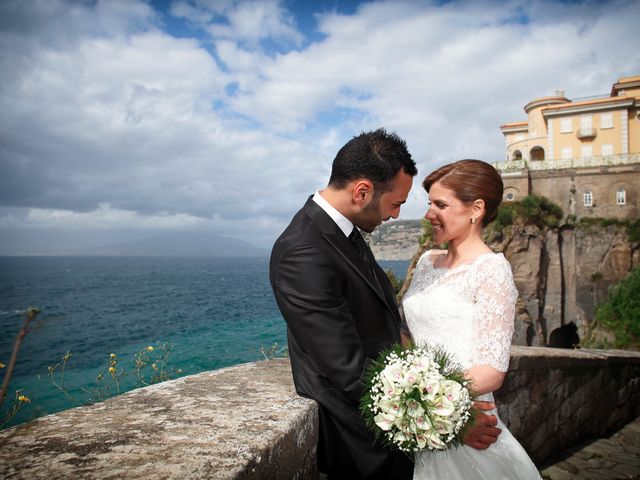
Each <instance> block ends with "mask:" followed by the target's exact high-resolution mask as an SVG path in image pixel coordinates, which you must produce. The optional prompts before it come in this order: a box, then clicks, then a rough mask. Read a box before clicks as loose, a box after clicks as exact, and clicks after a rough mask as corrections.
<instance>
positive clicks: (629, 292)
mask: <svg viewBox="0 0 640 480" xmlns="http://www.w3.org/2000/svg"><path fill="white" fill-rule="evenodd" d="M596 322H597V324H599V325H602V326H604V327H606V328H608V329H610V330H611V331H612V332H613V333H614V334H615V336H616V346H617V347H636V346H638V343H639V341H640V268H638V267H636V268H635V269H633V270H632V271H631V273H630V274H629V275H627V277H626V278H625V279H624V280H622V281H621V282H620V283H619V284H618V285H616V286H614V287H612V288H610V289H609V295H608V297H607V299H606V300H605V301H604V302H603V303H601V304H600V305H598V306H597V308H596Z"/></svg>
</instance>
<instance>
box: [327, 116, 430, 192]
mask: <svg viewBox="0 0 640 480" xmlns="http://www.w3.org/2000/svg"><path fill="white" fill-rule="evenodd" d="M400 169H403V170H404V172H405V173H406V174H407V175H411V176H414V175H415V174H417V173H418V169H417V168H416V164H415V162H414V161H413V159H412V158H411V154H410V153H409V151H408V150H407V144H406V142H405V141H404V140H402V139H401V138H400V137H398V135H396V134H395V133H388V132H387V131H386V130H385V129H384V128H379V129H378V130H374V131H372V132H363V133H361V134H360V135H358V136H357V137H353V138H352V139H351V140H349V141H348V142H347V143H346V144H345V146H344V147H342V148H341V149H340V150H339V151H338V154H337V155H336V158H335V159H334V160H333V166H332V167H331V177H330V178H329V185H331V186H332V187H335V188H338V189H341V188H344V187H345V186H346V185H347V183H349V182H350V181H352V180H356V179H358V178H366V179H368V180H371V181H372V182H373V186H374V188H375V190H376V193H381V192H384V191H387V190H389V189H390V188H391V187H390V185H389V183H390V182H389V181H390V180H391V179H392V178H393V177H395V176H396V175H397V174H398V172H399V171H400Z"/></svg>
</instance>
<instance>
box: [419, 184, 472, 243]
mask: <svg viewBox="0 0 640 480" xmlns="http://www.w3.org/2000/svg"><path fill="white" fill-rule="evenodd" d="M472 216H473V206H472V205H465V204H464V203H462V201H461V200H460V199H459V198H458V197H457V196H456V194H455V192H454V191H453V190H451V189H449V188H447V187H445V186H443V185H442V184H441V183H440V182H436V183H434V184H433V185H431V189H430V190H429V210H428V211H427V214H426V215H425V217H424V218H426V219H427V220H429V222H431V226H432V227H433V236H434V240H435V241H436V243H444V242H449V241H452V240H457V239H460V238H466V237H467V236H468V235H469V233H470V232H471V230H472V229H471V217H472Z"/></svg>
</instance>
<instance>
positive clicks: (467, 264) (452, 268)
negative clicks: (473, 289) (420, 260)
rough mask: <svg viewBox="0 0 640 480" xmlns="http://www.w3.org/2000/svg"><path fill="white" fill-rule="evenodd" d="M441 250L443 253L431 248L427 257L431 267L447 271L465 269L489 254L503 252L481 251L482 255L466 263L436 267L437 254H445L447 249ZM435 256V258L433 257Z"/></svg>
mask: <svg viewBox="0 0 640 480" xmlns="http://www.w3.org/2000/svg"><path fill="white" fill-rule="evenodd" d="M438 251H439V252H443V253H437V254H436V253H432V252H434V251H433V250H429V251H428V252H427V254H428V257H427V261H428V262H429V264H430V265H431V268H432V269H433V270H443V271H445V272H455V271H457V270H460V269H463V268H464V267H471V266H473V265H475V264H476V263H478V262H479V261H480V260H481V259H483V258H485V257H488V256H490V255H491V256H493V255H501V253H496V252H485V253H481V254H480V255H478V256H477V257H476V258H474V259H473V260H471V261H470V262H466V263H460V264H458V265H456V266H455V267H444V266H443V267H436V265H435V262H436V257H437V255H445V252H446V250H438ZM432 256H433V258H431V257H432Z"/></svg>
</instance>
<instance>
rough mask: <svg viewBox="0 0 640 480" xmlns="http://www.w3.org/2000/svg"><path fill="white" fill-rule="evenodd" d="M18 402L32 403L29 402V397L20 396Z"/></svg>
mask: <svg viewBox="0 0 640 480" xmlns="http://www.w3.org/2000/svg"><path fill="white" fill-rule="evenodd" d="M18 401H20V402H23V403H31V400H29V397H27V396H25V395H19V396H18Z"/></svg>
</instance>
